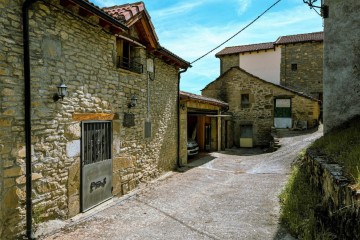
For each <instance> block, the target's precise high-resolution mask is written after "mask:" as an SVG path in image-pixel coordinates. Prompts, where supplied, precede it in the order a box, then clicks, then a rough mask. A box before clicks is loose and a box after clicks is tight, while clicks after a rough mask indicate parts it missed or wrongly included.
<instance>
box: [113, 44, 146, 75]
mask: <svg viewBox="0 0 360 240" xmlns="http://www.w3.org/2000/svg"><path fill="white" fill-rule="evenodd" d="M116 53H117V56H116V57H117V59H116V64H117V67H118V68H122V69H126V70H129V71H132V72H136V73H143V65H142V64H141V63H140V57H139V55H140V53H139V48H137V47H135V46H134V45H132V44H131V43H130V42H128V41H126V40H123V39H119V38H118V39H116Z"/></svg>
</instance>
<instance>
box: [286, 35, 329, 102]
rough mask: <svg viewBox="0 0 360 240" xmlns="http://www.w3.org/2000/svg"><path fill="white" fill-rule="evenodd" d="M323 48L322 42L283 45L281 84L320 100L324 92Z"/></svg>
mask: <svg viewBox="0 0 360 240" xmlns="http://www.w3.org/2000/svg"><path fill="white" fill-rule="evenodd" d="M323 48H324V45H323V42H322V41H321V42H304V43H294V44H285V45H281V66H280V84H281V85H282V86H285V87H288V88H291V89H293V90H295V91H299V92H303V93H306V94H307V95H309V96H312V97H314V98H317V99H319V94H320V97H321V95H322V92H323V81H322V79H323V55H324V54H323ZM295 65H296V66H295Z"/></svg>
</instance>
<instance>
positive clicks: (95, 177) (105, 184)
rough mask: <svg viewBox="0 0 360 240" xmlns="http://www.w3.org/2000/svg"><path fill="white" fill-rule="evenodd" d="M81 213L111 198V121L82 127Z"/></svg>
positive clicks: (83, 123)
mask: <svg viewBox="0 0 360 240" xmlns="http://www.w3.org/2000/svg"><path fill="white" fill-rule="evenodd" d="M81 132H82V136H81V153H82V154H81V211H83V212H84V211H86V210H88V209H90V208H92V207H94V206H96V205H98V204H99V203H101V202H103V201H105V200H107V199H109V198H111V197H112V194H111V188H112V152H111V150H112V124H111V121H85V122H82V124H81Z"/></svg>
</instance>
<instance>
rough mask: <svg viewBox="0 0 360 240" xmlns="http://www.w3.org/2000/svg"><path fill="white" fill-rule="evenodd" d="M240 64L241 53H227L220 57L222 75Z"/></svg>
mask: <svg viewBox="0 0 360 240" xmlns="http://www.w3.org/2000/svg"><path fill="white" fill-rule="evenodd" d="M239 64H240V54H231V55H225V56H222V57H221V58H220V75H221V74H223V73H225V72H227V71H228V70H229V69H230V68H232V67H238V66H239Z"/></svg>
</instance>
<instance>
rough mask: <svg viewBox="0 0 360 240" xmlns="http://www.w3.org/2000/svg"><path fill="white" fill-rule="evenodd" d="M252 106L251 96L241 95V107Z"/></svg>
mask: <svg viewBox="0 0 360 240" xmlns="http://www.w3.org/2000/svg"><path fill="white" fill-rule="evenodd" d="M249 106H250V96H249V94H241V107H249Z"/></svg>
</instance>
